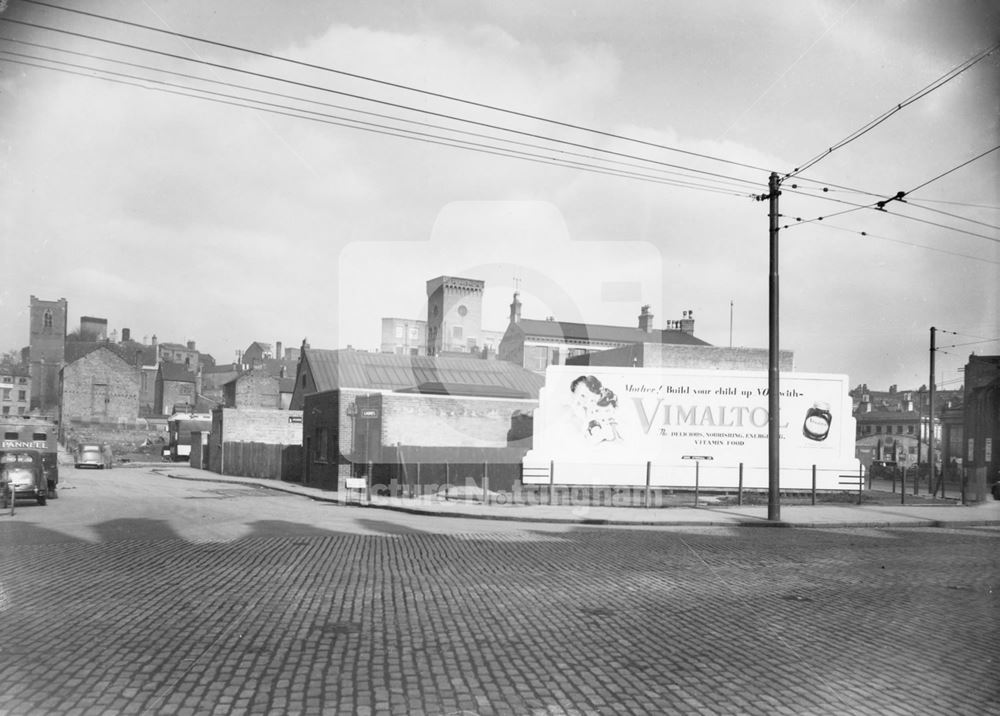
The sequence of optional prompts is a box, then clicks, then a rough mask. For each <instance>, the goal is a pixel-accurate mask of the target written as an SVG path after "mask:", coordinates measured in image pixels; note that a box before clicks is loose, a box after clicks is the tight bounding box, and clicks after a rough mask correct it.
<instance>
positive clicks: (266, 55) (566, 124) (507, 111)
mask: <svg viewBox="0 0 1000 716" xmlns="http://www.w3.org/2000/svg"><path fill="white" fill-rule="evenodd" d="M22 2H25V3H29V4H32V5H39V6H42V7H48V8H52V9H55V10H62V11H64V12H71V13H76V14H79V15H86V16H89V17H93V18H97V19H101V20H105V21H107V22H113V23H118V24H122V25H127V26H130V27H136V28H140V29H143V30H148V31H150V32H157V33H161V34H165V35H171V36H173V37H177V38H180V39H184V40H191V41H194V42H202V43H205V44H208V45H213V46H215V47H222V48H225V49H228V50H234V51H236V52H243V53H246V54H250V55H254V56H257V57H264V58H267V59H271V60H277V61H280V62H287V63H289V64H293V65H297V66H300V67H306V68H308V69H313V70H321V71H323V72H330V73H334V74H338V75H341V76H343V77H350V78H352V79H358V80H363V81H366V82H373V83H376V84H380V85H383V86H386V87H392V88H394V89H402V90H406V91H408V92H415V93H418V94H422V95H425V96H428V97H434V98H437V99H445V100H448V101H451V102H459V103H462V104H465V105H469V106H472V107H478V108H480V109H488V110H491V111H494V112H502V113H504V114H509V115H512V116H515V117H521V118H523V119H531V120H535V121H539V122H545V123H547V124H553V125H556V126H560V127H564V128H567V129H574V130H578V131H582V132H589V133H592V134H597V135H600V136H603V137H608V138H611V139H618V140H622V141H626V142H633V143H635V144H640V145H644V146H647V147H653V148H656V149H663V150H666V151H670V152H677V153H680V154H685V155H688V156H692V157H698V158H699V159H708V160H710V161H715V162H721V163H723V164H729V165H732V166H737V167H741V168H744V169H752V170H754V171H760V172H768V171H769V170H767V169H765V168H763V167H758V166H754V165H752V164H745V163H742V162H737V161H733V160H730V159H723V158H721V157H714V156H711V155H709V154H702V153H699V152H692V151H689V150H686V149H680V148H678V147H671V146H669V145H664V144H658V143H656V142H650V141H646V140H642V139H637V138H635V137H628V136H625V135H620V134H615V133H613V132H606V131H603V130H599V129H594V128H591V127H584V126H582V125H577V124H572V123H570V122H563V121H560V120H556V119H551V118H548V117H542V116H539V115H534V114H529V113H527V112H520V111H517V110H513V109H508V108H504V107H499V106H496V105H491V104H486V103H484V102H476V101H474V100H469V99H464V98H462V97H456V96H453V95H448V94H444V93H441V92H434V91H431V90H425V89H421V88H419V87H413V86H410V85H405V84H402V83H397V82H390V81H388V80H381V79H378V78H375V77H370V76H367V75H362V74H357V73H353V72H347V71H345V70H338V69H335V68H332V67H326V66H324V65H316V64H312V63H309V62H303V61H301V60H293V59H290V58H287V57H280V56H278V55H272V54H270V53H267V52H262V51H260V50H253V49H250V48H246V47H240V46H239V45H231V44H227V43H224V42H219V41H217V40H209V39H207V38H203V37H198V36H195V35H187V34H184V33H180V32H176V31H173V30H165V29H162V28H158V27H153V26H151V25H144V24H141V23H137V22H132V21H129V20H123V19H120V18H115V17H109V16H107V15H99V14H97V13H92V12H86V11H84V10H79V9H77V8H68V7H63V6H61V5H55V4H52V3H47V2H41V1H40V0H22Z"/></svg>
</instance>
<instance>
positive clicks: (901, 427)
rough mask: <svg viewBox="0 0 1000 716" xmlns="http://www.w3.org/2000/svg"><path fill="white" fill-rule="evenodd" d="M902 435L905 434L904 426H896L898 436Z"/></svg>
mask: <svg viewBox="0 0 1000 716" xmlns="http://www.w3.org/2000/svg"><path fill="white" fill-rule="evenodd" d="M902 434H903V426H902V425H897V426H896V435H902Z"/></svg>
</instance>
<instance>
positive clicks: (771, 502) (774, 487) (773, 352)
mask: <svg viewBox="0 0 1000 716" xmlns="http://www.w3.org/2000/svg"><path fill="white" fill-rule="evenodd" d="M778 187H779V181H778V175H777V174H776V173H775V172H771V177H770V179H769V181H768V184H767V191H768V194H767V196H768V201H769V209H770V211H769V217H770V235H769V238H770V242H769V243H770V255H771V264H770V265H771V269H770V276H769V278H770V280H769V281H768V287H769V291H768V333H769V341H768V373H767V403H768V408H767V416H768V417H767V519H768V520H770V521H774V522H777V521H779V520H780V519H781V487H780V480H779V473H780V464H781V459H780V447H779V442H778V441H779V438H780V430H781V420H780V415H779V408H778V406H779V399H780V398H781V393H780V392H779V390H780V389H779V371H780V368H779V356H778V346H779V341H778V196H779V195H780V194H781V192H780V191H779V190H778ZM932 395H933V393H932Z"/></svg>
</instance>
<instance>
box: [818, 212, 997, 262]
mask: <svg viewBox="0 0 1000 716" xmlns="http://www.w3.org/2000/svg"><path fill="white" fill-rule="evenodd" d="M817 226H823V227H825V228H828V229H835V230H836V231H843V232H846V233H849V234H857V235H858V236H861V237H864V238H866V239H877V240H879V241H889V242H891V243H894V244H902V245H903V246H909V247H911V248H914V249H924V250H926V251H935V252H937V253H941V254H947V255H948V256H957V257H958V258H963V259H969V260H970V261H978V262H980V263H985V264H994V265H997V266H1000V261H993V260H991V259H987V258H983V257H982V256H975V255H972V254H963V253H960V252H958V251H949V250H948V249H941V248H938V247H936V246H927V245H926V244H915V243H913V242H911V241H903V240H902V239H894V238H892V237H890V236H882V235H881V234H873V233H871V232H870V231H859V230H858V229H848V228H847V227H845V226H837V225H835V224H831V223H829V222H822V223H820V224H817Z"/></svg>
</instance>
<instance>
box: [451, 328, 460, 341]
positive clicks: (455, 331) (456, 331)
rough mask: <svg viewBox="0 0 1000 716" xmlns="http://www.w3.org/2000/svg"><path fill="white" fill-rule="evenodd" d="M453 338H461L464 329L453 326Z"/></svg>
mask: <svg viewBox="0 0 1000 716" xmlns="http://www.w3.org/2000/svg"><path fill="white" fill-rule="evenodd" d="M451 337H452V338H461V337H462V327H461V326H452V327H451Z"/></svg>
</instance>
